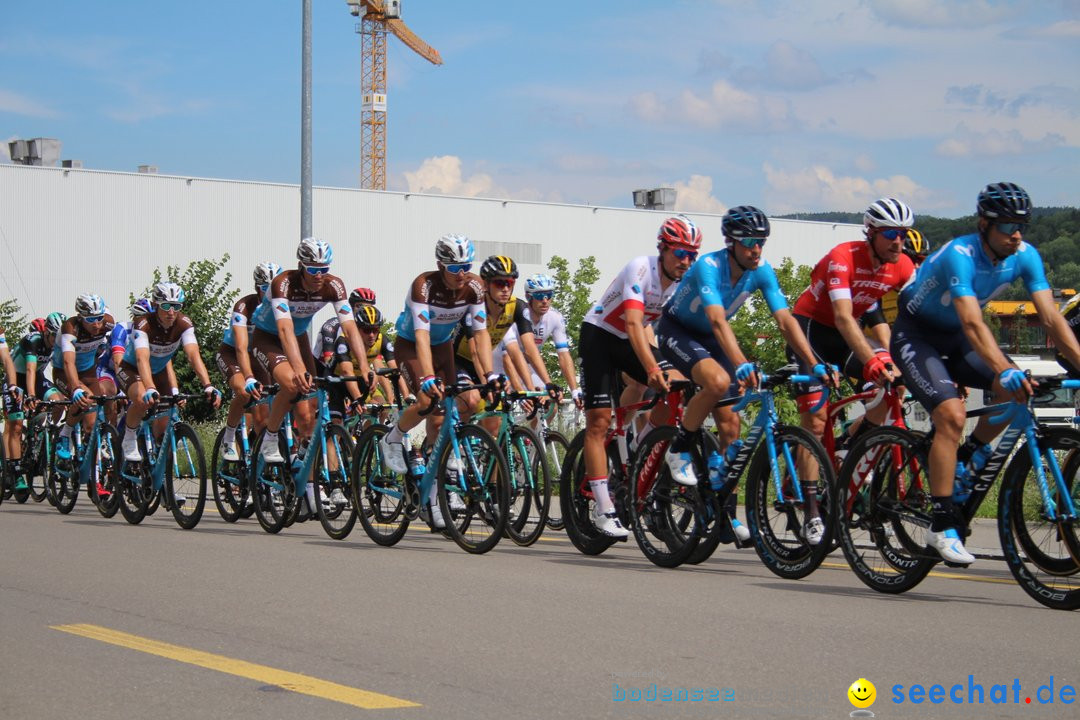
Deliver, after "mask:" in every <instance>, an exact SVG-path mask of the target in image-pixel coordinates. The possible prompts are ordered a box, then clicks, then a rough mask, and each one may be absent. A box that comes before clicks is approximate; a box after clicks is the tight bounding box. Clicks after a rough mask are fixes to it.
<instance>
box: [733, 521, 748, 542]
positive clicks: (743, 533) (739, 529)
mask: <svg viewBox="0 0 1080 720" xmlns="http://www.w3.org/2000/svg"><path fill="white" fill-rule="evenodd" d="M731 530H732V532H734V533H735V539H736V540H738V541H739V542H741V543H744V542H748V541H749V540H750V528H748V527H746V525H744V524H742V523H741V522H740V521H739V519H738V518H731Z"/></svg>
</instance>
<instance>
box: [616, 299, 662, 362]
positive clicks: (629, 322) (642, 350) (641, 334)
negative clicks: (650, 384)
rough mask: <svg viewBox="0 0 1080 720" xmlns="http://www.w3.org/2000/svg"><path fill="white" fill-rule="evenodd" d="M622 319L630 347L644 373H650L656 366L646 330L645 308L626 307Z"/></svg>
mask: <svg viewBox="0 0 1080 720" xmlns="http://www.w3.org/2000/svg"><path fill="white" fill-rule="evenodd" d="M623 321H624V322H625V323H626V335H627V337H629V338H630V347H632V348H633V349H634V355H636V356H637V359H638V362H639V363H641V367H643V368H645V372H646V373H650V372H651V371H652V370H653V368H655V367H656V359H655V358H654V357H653V354H652V343H650V342H649V333H648V332H646V330H647V328H646V326H645V310H644V309H643V308H636V307H628V308H626V309H625V310H624V311H623Z"/></svg>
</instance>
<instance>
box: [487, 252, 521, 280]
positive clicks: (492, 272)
mask: <svg viewBox="0 0 1080 720" xmlns="http://www.w3.org/2000/svg"><path fill="white" fill-rule="evenodd" d="M480 277H482V278H483V279H485V280H490V279H491V278H514V279H515V280H517V277H518V267H517V263H516V262H514V261H513V260H511V259H510V258H508V257H506V256H505V255H492V256H491V257H489V258H488V259H487V260H485V261H484V264H483V265H481V266H480Z"/></svg>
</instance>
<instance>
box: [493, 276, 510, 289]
mask: <svg viewBox="0 0 1080 720" xmlns="http://www.w3.org/2000/svg"><path fill="white" fill-rule="evenodd" d="M488 282H489V283H491V284H492V285H494V286H495V287H497V288H502V289H503V290H505V289H506V288H512V287H514V281H513V280H512V279H511V278H495V279H492V280H488Z"/></svg>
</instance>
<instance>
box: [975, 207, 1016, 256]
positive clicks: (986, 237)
mask: <svg viewBox="0 0 1080 720" xmlns="http://www.w3.org/2000/svg"><path fill="white" fill-rule="evenodd" d="M979 220H981V221H984V222H986V225H985V226H984V227H980V228H979V239H980V240H982V244H983V247H985V248H986V249H987V250H989V251H990V255H991V258H990V259H991V261H992V262H993V264H994V265H997V264H998V263H999V262H1001V261H1002V260H1004V259H1005V258H1007V257H1009V256H1008V255H999V254H998V252H997V250H995V249H994V246H993V245H991V244H990V224H991V222H990V220H989V219H987V218H979Z"/></svg>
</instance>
